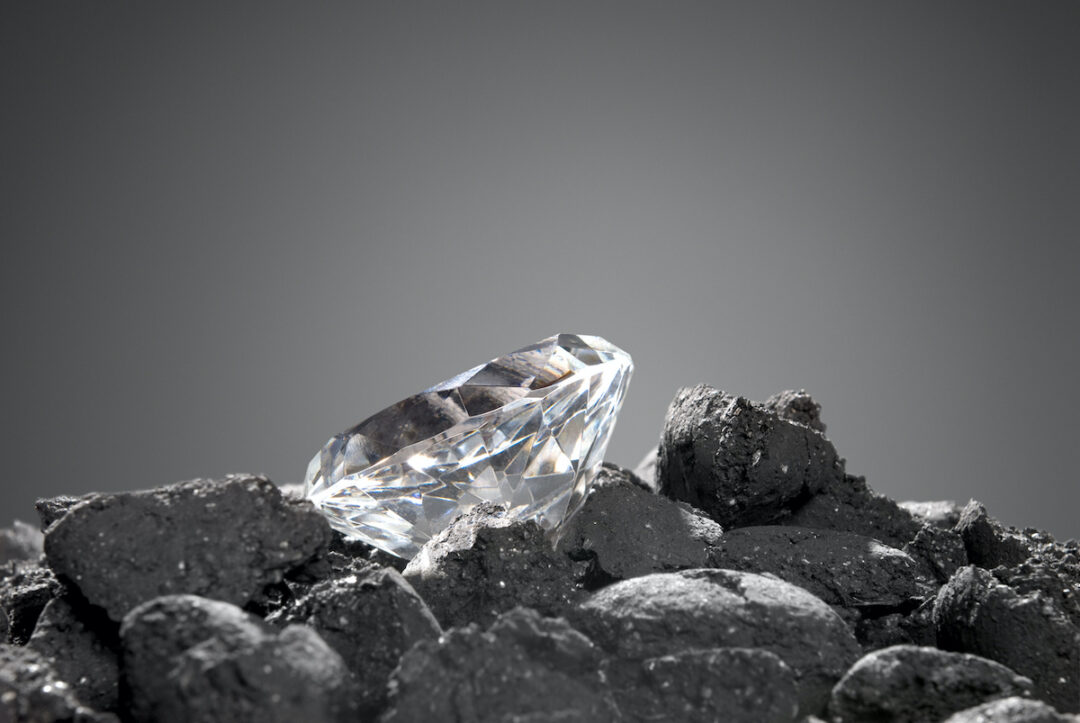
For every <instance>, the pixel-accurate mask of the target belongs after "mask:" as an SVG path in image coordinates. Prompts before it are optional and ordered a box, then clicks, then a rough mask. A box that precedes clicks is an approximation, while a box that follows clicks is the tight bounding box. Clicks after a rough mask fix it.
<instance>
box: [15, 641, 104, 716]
mask: <svg viewBox="0 0 1080 723" xmlns="http://www.w3.org/2000/svg"><path fill="white" fill-rule="evenodd" d="M0 721H4V723H8V722H9V721H10V723H56V722H57V721H65V722H67V723H119V719H118V718H117V717H116V716H115V715H113V714H111V713H103V712H100V711H95V710H93V709H92V708H89V707H87V706H86V705H85V704H84V703H83V702H82V701H80V700H79V699H78V698H77V697H76V696H75V694H74V692H73V691H72V689H71V686H70V685H68V684H67V682H65V681H64V680H62V679H61V678H59V677H58V676H57V674H56V671H55V670H53V668H52V666H51V665H50V664H49V661H48V660H47V659H46V658H45V657H43V656H42V655H41V654H40V653H38V652H36V651H34V650H31V649H29V648H20V647H15V646H12V645H0Z"/></svg>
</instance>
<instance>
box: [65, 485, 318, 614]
mask: <svg viewBox="0 0 1080 723" xmlns="http://www.w3.org/2000/svg"><path fill="white" fill-rule="evenodd" d="M329 540H330V528H329V526H328V525H327V523H326V520H325V518H324V517H323V516H322V515H321V514H319V513H318V512H317V511H316V510H315V508H314V507H312V506H311V504H310V503H307V502H296V501H288V500H285V499H284V498H283V497H282V496H281V492H280V491H279V490H278V488H277V486H275V485H274V484H273V483H272V482H270V481H269V480H267V479H264V478H261V477H250V476H242V475H234V476H230V477H226V478H225V479H223V480H219V481H211V480H193V481H191V482H181V483H179V484H175V485H170V486H167V487H160V488H157V489H152V490H145V491H140V492H130V493H123V494H113V495H91V496H89V497H87V498H85V499H83V500H82V501H80V502H78V503H77V504H75V505H73V506H71V507H70V508H69V509H68V511H67V513H66V514H65V515H64V516H63V517H61V518H60V519H59V520H57V521H56V522H54V523H53V524H52V525H51V526H50V527H49V528H48V530H47V531H46V534H45V552H46V555H47V557H48V560H49V564H50V565H51V566H52V568H53V570H55V571H56V573H57V575H59V576H60V577H62V578H63V579H65V580H66V581H68V582H70V583H71V584H73V585H74V586H75V587H77V588H78V589H79V591H80V592H81V593H82V594H83V595H84V596H85V597H86V599H87V600H88V601H89V602H91V603H92V604H94V605H98V606H100V607H103V608H105V610H106V611H107V612H108V614H109V616H110V617H111V618H113V619H114V620H120V619H121V618H122V617H123V616H124V614H125V613H126V612H127V611H128V610H130V609H131V608H132V607H134V606H135V605H137V604H139V603H140V602H143V601H146V600H149V599H152V598H155V597H158V596H160V595H168V594H175V593H192V594H198V595H205V596H208V597H213V598H215V599H219V600H224V601H227V602H232V603H236V604H238V605H242V604H244V603H246V602H248V601H249V600H251V599H252V598H254V597H255V596H256V595H257V594H258V593H259V592H260V591H261V589H262V588H263V587H264V586H266V585H267V584H270V583H273V582H277V581H280V580H281V579H282V576H283V575H284V573H285V572H287V571H288V570H290V569H291V568H294V567H297V566H299V565H301V564H302V563H304V562H305V561H307V560H309V559H310V558H312V557H314V556H316V555H317V554H319V553H320V552H321V551H323V550H325V548H326V546H327V544H328V543H329Z"/></svg>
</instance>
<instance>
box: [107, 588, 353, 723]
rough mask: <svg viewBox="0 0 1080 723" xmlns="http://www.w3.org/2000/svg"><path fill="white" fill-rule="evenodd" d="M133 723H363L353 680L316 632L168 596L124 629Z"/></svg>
mask: <svg viewBox="0 0 1080 723" xmlns="http://www.w3.org/2000/svg"><path fill="white" fill-rule="evenodd" d="M120 639H121V643H122V646H123V670H124V677H125V684H126V686H127V690H128V692H129V696H130V710H129V713H130V717H131V719H132V720H134V721H171V720H175V721H180V720H204V721H211V720H214V721H217V720H221V721H229V720H267V721H291V720H296V721H315V722H321V721H347V720H355V719H356V717H357V708H356V705H355V703H354V702H353V701H352V697H353V691H352V681H351V679H350V676H349V671H348V669H347V668H346V666H345V663H344V661H342V659H341V656H340V655H338V654H337V653H336V652H335V651H334V650H333V649H332V648H331V647H330V646H328V645H327V644H326V643H325V642H324V641H323V640H322V638H320V637H319V635H318V633H316V632H315V631H314V630H312V629H311V628H308V627H305V626H303V625H290V626H288V627H286V628H284V629H282V630H277V629H275V628H273V627H272V626H270V625H268V624H267V623H264V622H263V621H262V620H260V619H259V618H257V617H255V616H253V615H250V614H248V613H245V612H244V611H243V610H241V609H240V608H238V607H236V606H235V605H230V604H229V603H225V602H220V601H217V600H207V599H205V598H200V597H197V596H195V595H169V596H165V597H160V598H157V599H154V600H151V601H149V602H147V603H144V604H142V605H140V606H138V607H136V608H135V609H133V610H131V611H130V612H129V613H128V614H127V616H126V617H125V618H124V621H123V624H122V625H121V627H120Z"/></svg>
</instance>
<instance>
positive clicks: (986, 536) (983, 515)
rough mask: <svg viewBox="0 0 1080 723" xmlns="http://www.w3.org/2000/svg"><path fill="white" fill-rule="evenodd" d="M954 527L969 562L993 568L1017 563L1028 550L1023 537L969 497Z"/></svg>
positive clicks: (1024, 556)
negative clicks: (969, 499)
mask: <svg viewBox="0 0 1080 723" xmlns="http://www.w3.org/2000/svg"><path fill="white" fill-rule="evenodd" d="M956 531H957V532H959V533H960V535H961V537H963V539H964V546H965V547H966V548H967V556H968V559H969V560H970V561H971V564H973V565H978V566H979V567H984V568H986V569H987V570H992V569H994V568H995V567H997V566H999V565H1006V566H1009V565H1019V564H1020V563H1021V562H1023V561H1024V560H1026V559H1027V558H1028V556H1029V555H1030V554H1031V550H1030V549H1029V547H1028V545H1027V544H1026V543H1025V541H1024V539H1023V538H1022V537H1021V536H1020V535H1019V534H1017V533H1016V532H1013V531H1010V530H1006V529H1005V527H1004V526H1002V524H1001V523H1000V522H998V521H997V520H995V519H994V518H992V517H991V516H990V515H989V514H987V512H986V508H985V507H983V506H982V505H981V504H980V503H978V502H976V501H975V500H971V501H970V502H968V503H967V506H965V507H964V510H963V512H961V513H960V521H959V522H957V523H956Z"/></svg>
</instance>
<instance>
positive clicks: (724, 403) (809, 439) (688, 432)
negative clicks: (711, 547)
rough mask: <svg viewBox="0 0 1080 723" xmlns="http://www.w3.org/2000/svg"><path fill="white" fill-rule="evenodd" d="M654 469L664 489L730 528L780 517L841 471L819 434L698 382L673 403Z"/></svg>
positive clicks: (744, 399)
mask: <svg viewBox="0 0 1080 723" xmlns="http://www.w3.org/2000/svg"><path fill="white" fill-rule="evenodd" d="M656 472H657V480H658V482H659V489H660V492H661V493H662V494H665V495H667V496H668V497H672V498H674V499H677V500H682V501H684V502H687V503H689V504H691V505H693V506H694V507H697V508H698V509H701V510H704V511H705V512H707V513H708V514H709V516H710V517H712V518H713V519H714V520H716V521H717V522H719V523H720V524H721V525H722V526H723V527H724V529H729V528H733V527H743V526H747V525H761V524H767V523H769V522H772V521H774V520H777V519H778V518H780V517H782V516H783V515H784V514H785V513H786V512H787V510H789V509H790V508H792V507H795V506H797V505H798V504H799V503H800V502H802V501H803V500H805V499H806V498H808V497H809V496H811V495H813V494H814V493H816V492H818V491H819V490H821V489H822V488H823V487H825V486H826V485H828V484H829V483H830V482H831V481H833V480H835V479H838V478H841V477H843V472H844V469H843V463H842V462H841V460H840V458H839V457H838V456H837V454H836V450H835V449H833V446H832V443H831V442H829V440H828V439H826V438H825V435H823V434H822V433H821V432H818V431H817V430H814V429H811V428H810V427H807V426H805V425H803V424H799V423H796V422H792V421H789V420H787V419H784V418H782V417H780V416H779V415H778V414H777V413H776V412H775V411H773V410H772V409H769V408H766V407H764V406H763V405H760V404H755V403H753V402H751V401H749V400H748V399H746V398H744V397H734V396H730V395H727V394H725V393H723V392H721V391H719V390H717V389H714V388H712V387H709V386H705V385H698V386H696V387H687V388H683V389H680V390H679V392H678V394H676V395H675V399H674V401H672V403H671V406H670V407H669V408H668V413H667V418H666V419H665V421H664V433H663V436H662V438H661V442H660V456H659V458H658V460H657V467H656Z"/></svg>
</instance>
